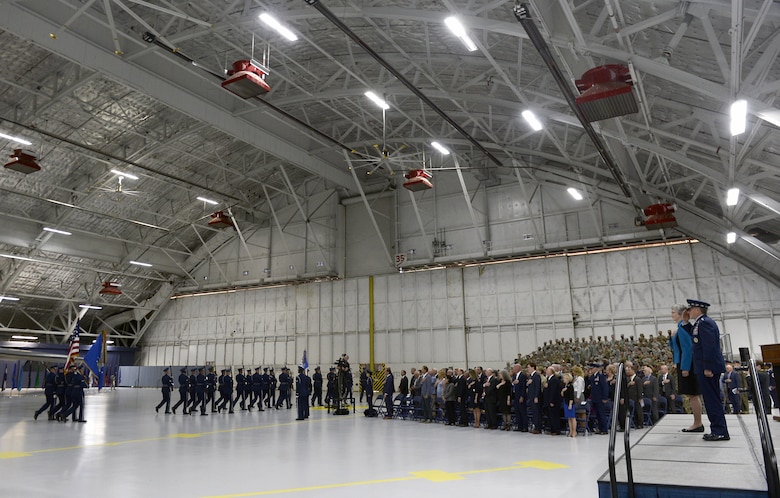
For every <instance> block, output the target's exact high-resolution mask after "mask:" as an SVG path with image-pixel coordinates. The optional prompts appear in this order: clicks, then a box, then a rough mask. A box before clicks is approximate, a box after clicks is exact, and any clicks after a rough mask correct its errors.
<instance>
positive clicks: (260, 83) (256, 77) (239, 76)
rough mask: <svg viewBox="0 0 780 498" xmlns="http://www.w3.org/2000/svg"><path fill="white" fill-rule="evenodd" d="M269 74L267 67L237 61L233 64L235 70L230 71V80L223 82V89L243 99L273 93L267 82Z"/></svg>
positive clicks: (250, 62) (247, 61)
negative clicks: (266, 78)
mask: <svg viewBox="0 0 780 498" xmlns="http://www.w3.org/2000/svg"><path fill="white" fill-rule="evenodd" d="M269 72H270V71H269V70H268V68H267V67H265V66H263V65H262V64H259V63H257V62H253V61H249V60H240V61H236V62H234V63H233V69H229V70H228V72H227V74H228V79H226V80H225V81H223V82H222V88H224V89H226V90H229V91H231V92H233V93H235V94H236V95H238V96H239V97H241V98H242V99H248V98H251V97H257V96H258V95H263V94H265V93H268V92H270V91H271V87H270V86H268V83H266V82H265V77H266V76H267V75H268V73H269Z"/></svg>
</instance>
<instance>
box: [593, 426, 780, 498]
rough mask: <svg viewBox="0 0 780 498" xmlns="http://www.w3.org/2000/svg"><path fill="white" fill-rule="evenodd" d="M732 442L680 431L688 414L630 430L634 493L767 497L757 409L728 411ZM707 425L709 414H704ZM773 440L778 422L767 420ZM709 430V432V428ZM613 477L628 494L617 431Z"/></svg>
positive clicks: (641, 497) (603, 488) (602, 485)
mask: <svg viewBox="0 0 780 498" xmlns="http://www.w3.org/2000/svg"><path fill="white" fill-rule="evenodd" d="M726 419H727V423H728V428H729V435H730V436H731V440H730V441H718V442H707V441H704V440H702V435H703V434H702V433H684V432H680V430H681V429H682V428H683V427H688V426H690V424H691V422H692V421H693V417H692V416H691V415H667V416H665V417H664V418H662V419H661V420H660V421H659V422H658V423H657V424H656V425H655V426H654V427H652V428H651V429H650V430H648V431H646V432H644V434H643V433H642V432H634V433H632V434H631V436H632V441H631V461H632V463H633V474H634V483H635V487H634V489H635V491H636V497H637V498H650V497H652V498H662V497H663V498H667V497H668V498H715V497H718V498H732V497H733V498H736V497H740V498H753V497H756V498H758V497H761V498H766V497H767V496H768V493H767V485H766V476H765V474H764V468H763V456H762V454H761V443H760V441H759V437H758V423H757V421H756V416H755V414H753V413H751V414H748V415H726ZM704 424H705V428H707V418H706V415H705V416H704ZM770 430H773V431H774V432H773V434H772V440H773V441H774V443H775V448H776V451H777V448H778V445H777V444H778V439H777V436H776V434H777V433H780V426H775V424H774V422H772V421H771V420H770ZM708 432H709V431H708ZM616 452H617V454H619V455H620V457H619V458H618V460H617V464H616V468H617V480H618V494H619V496H620V497H627V496H628V486H627V484H626V483H627V478H626V462H625V455H623V434H622V433H619V434H618V440H617V450H616ZM598 489H599V497H600V498H610V496H611V494H610V493H611V492H610V486H609V470H607V472H605V473H604V474H603V475H602V476H601V477H600V478H599V479H598Z"/></svg>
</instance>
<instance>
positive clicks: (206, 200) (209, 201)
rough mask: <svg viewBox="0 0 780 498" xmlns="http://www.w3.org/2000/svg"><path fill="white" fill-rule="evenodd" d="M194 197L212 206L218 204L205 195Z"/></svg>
mask: <svg viewBox="0 0 780 498" xmlns="http://www.w3.org/2000/svg"><path fill="white" fill-rule="evenodd" d="M196 199H198V200H199V201H203V202H205V203H206V204H211V205H212V206H216V205H217V204H219V202H217V201H212V200H211V199H206V198H205V197H196Z"/></svg>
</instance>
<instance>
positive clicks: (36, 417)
mask: <svg viewBox="0 0 780 498" xmlns="http://www.w3.org/2000/svg"><path fill="white" fill-rule="evenodd" d="M33 420H38V412H35V415H33Z"/></svg>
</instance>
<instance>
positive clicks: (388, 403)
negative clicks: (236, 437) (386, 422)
mask: <svg viewBox="0 0 780 498" xmlns="http://www.w3.org/2000/svg"><path fill="white" fill-rule="evenodd" d="M382 394H383V395H384V397H385V407H386V409H387V415H385V418H386V419H391V418H393V394H395V379H393V371H392V370H390V367H385V385H384V387H383V388H382Z"/></svg>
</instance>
